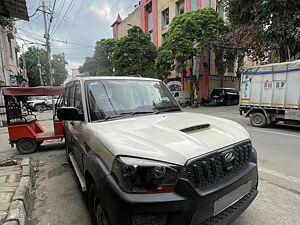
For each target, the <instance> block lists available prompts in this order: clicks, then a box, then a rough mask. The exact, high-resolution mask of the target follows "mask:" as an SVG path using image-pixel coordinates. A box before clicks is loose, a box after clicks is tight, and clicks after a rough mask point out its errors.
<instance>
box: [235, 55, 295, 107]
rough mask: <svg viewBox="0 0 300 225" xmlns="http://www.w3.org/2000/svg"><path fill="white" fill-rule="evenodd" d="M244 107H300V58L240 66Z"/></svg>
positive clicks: (241, 100) (241, 103) (241, 99)
mask: <svg viewBox="0 0 300 225" xmlns="http://www.w3.org/2000/svg"><path fill="white" fill-rule="evenodd" d="M241 75H242V77H241V97H240V105H241V106H255V107H257V106H259V107H267V108H269V107H272V108H292V109H299V108H300V60H297V61H293V62H287V63H275V64H268V65H263V66H254V67H244V68H242V69H241Z"/></svg>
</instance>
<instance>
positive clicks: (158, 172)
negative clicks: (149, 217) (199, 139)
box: [112, 156, 181, 193]
mask: <svg viewBox="0 0 300 225" xmlns="http://www.w3.org/2000/svg"><path fill="white" fill-rule="evenodd" d="M180 169H181V167H180V166H178V165H174V164H169V163H164V162H159V161H154V160H149V159H142V158H133V157H126V156H120V157H116V158H115V160H114V162H113V166H112V174H113V176H114V177H115V179H116V180H117V182H118V184H119V186H120V187H121V188H122V190H123V191H125V192H131V193H165V192H172V191H173V190H174V187H175V184H176V182H177V179H178V175H179V172H180Z"/></svg>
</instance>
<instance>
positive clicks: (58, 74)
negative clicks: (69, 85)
mask: <svg viewBox="0 0 300 225" xmlns="http://www.w3.org/2000/svg"><path fill="white" fill-rule="evenodd" d="M51 62H52V67H53V70H54V73H53V78H54V86H60V85H62V84H63V82H64V81H65V80H66V78H67V76H68V71H67V69H66V66H67V65H68V62H67V61H66V59H65V54H64V53H61V54H57V55H53V56H52V60H51Z"/></svg>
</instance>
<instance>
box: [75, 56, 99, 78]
mask: <svg viewBox="0 0 300 225" xmlns="http://www.w3.org/2000/svg"><path fill="white" fill-rule="evenodd" d="M79 72H80V73H85V72H88V73H89V74H90V75H91V76H96V74H97V61H96V59H95V58H94V57H85V62H84V64H83V65H82V66H80V67H79Z"/></svg>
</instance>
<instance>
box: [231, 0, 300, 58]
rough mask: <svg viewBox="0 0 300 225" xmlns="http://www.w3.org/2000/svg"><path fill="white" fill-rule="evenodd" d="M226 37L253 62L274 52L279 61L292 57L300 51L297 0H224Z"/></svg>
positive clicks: (299, 9)
mask: <svg viewBox="0 0 300 225" xmlns="http://www.w3.org/2000/svg"><path fill="white" fill-rule="evenodd" d="M226 8H227V12H228V19H229V21H230V24H231V26H232V32H231V33H230V35H229V38H230V40H231V41H232V43H233V44H234V46H235V47H236V48H239V49H242V50H243V51H245V52H248V54H250V55H252V56H254V57H255V58H256V59H263V58H266V57H268V53H270V52H275V53H276V54H277V56H278V57H279V61H281V62H283V61H286V60H288V59H292V58H295V56H296V55H297V53H298V52H299V49H300V14H299V12H300V1H295V0H253V1H240V0H226Z"/></svg>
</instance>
